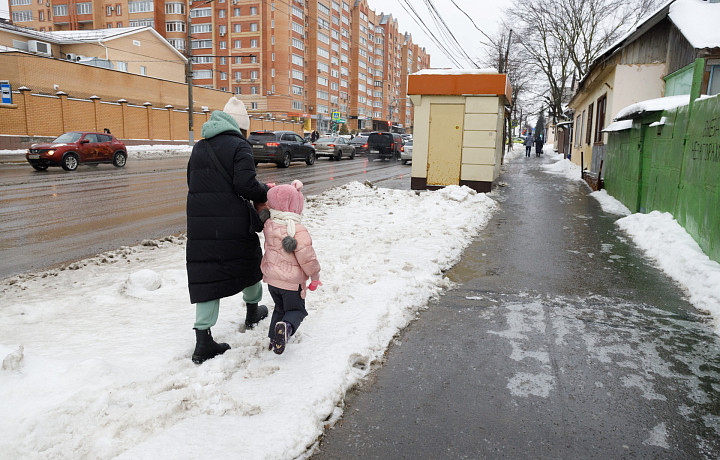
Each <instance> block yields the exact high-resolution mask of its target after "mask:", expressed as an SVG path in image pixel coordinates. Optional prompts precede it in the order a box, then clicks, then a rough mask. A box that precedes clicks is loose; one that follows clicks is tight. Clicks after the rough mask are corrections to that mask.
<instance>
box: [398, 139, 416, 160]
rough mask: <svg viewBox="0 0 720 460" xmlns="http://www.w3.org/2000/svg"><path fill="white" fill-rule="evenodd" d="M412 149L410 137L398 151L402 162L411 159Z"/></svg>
mask: <svg viewBox="0 0 720 460" xmlns="http://www.w3.org/2000/svg"><path fill="white" fill-rule="evenodd" d="M412 151H413V140H412V139H410V140H408V141H406V142H405V145H403V151H402V152H400V159H401V160H402V164H404V165H406V164H408V161H412Z"/></svg>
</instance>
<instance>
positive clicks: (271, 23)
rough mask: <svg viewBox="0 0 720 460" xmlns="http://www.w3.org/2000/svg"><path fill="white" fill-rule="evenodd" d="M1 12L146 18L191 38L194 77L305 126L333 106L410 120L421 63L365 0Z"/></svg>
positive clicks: (66, 6) (354, 125)
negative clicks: (410, 91) (411, 78)
mask: <svg viewBox="0 0 720 460" xmlns="http://www.w3.org/2000/svg"><path fill="white" fill-rule="evenodd" d="M10 10H11V17H12V20H13V22H14V24H16V25H18V26H22V27H29V28H33V29H35V30H38V31H63V30H83V29H108V28H118V27H129V26H133V27H134V26H151V27H153V28H154V29H155V30H156V31H157V32H158V33H159V34H160V35H162V36H163V37H164V38H165V39H166V40H167V41H168V42H170V43H171V44H172V45H173V46H174V47H175V48H177V49H178V50H180V51H182V52H186V48H187V39H188V37H189V36H190V37H191V38H190V48H191V51H192V55H193V81H194V84H195V85H200V86H205V87H208V88H215V89H219V90H224V91H229V92H232V93H235V94H238V95H240V96H241V97H242V99H243V100H244V101H245V102H246V104H247V105H248V109H249V111H250V112H251V113H253V114H255V116H257V117H259V116H263V117H265V118H276V119H278V120H280V119H290V118H293V119H300V118H302V119H305V120H306V124H305V127H306V129H311V128H318V129H319V130H321V131H324V130H328V129H330V128H331V120H332V114H333V113H339V116H340V119H341V120H345V121H346V124H347V126H348V128H349V129H351V130H353V129H358V130H361V129H366V130H369V129H382V130H386V129H390V128H391V127H395V129H396V130H400V129H405V128H407V127H409V125H410V124H411V123H412V110H413V109H412V105H411V103H410V101H409V99H408V98H407V96H406V94H405V86H406V81H407V75H408V74H409V73H412V72H414V71H417V70H420V69H425V68H428V67H429V66H430V56H429V55H428V54H427V53H426V52H425V49H424V48H422V47H420V46H418V45H417V44H414V43H413V41H412V37H410V36H409V35H408V34H405V33H401V32H400V28H399V25H398V22H397V20H396V19H394V18H393V17H392V15H387V14H383V13H376V12H374V11H373V10H371V9H370V8H369V6H368V4H367V1H366V0H211V1H209V2H202V1H199V2H192V3H188V2H186V1H174V0H165V1H160V0H103V1H101V0H92V1H85V2H83V1H80V2H78V1H75V0H38V1H35V0H10ZM188 15H189V17H188ZM188 25H190V30H189V31H188V30H187V27H188ZM188 32H190V33H188Z"/></svg>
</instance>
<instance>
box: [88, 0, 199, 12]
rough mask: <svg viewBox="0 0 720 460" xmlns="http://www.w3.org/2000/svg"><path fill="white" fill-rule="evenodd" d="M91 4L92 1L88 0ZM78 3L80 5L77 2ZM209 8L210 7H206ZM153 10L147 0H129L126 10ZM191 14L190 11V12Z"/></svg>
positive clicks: (151, 4) (151, 3)
mask: <svg viewBox="0 0 720 460" xmlns="http://www.w3.org/2000/svg"><path fill="white" fill-rule="evenodd" d="M90 3H91V4H92V2H90ZM78 5H80V4H79V3H78ZM208 9H210V8H208ZM152 11H153V2H148V1H144V0H141V1H135V2H133V1H130V2H128V12H129V13H150V12H152ZM191 14H192V13H191Z"/></svg>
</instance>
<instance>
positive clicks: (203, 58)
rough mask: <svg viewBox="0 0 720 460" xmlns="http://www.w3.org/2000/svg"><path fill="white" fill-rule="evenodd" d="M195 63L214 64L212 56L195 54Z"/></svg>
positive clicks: (193, 59)
mask: <svg viewBox="0 0 720 460" xmlns="http://www.w3.org/2000/svg"><path fill="white" fill-rule="evenodd" d="M192 61H193V64H212V61H213V57H212V56H193V58H192Z"/></svg>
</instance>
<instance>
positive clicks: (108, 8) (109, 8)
mask: <svg viewBox="0 0 720 460" xmlns="http://www.w3.org/2000/svg"><path fill="white" fill-rule="evenodd" d="M114 9H115V8H113V7H112V5H107V6H106V7H105V16H112V13H113V10H114Z"/></svg>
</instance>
